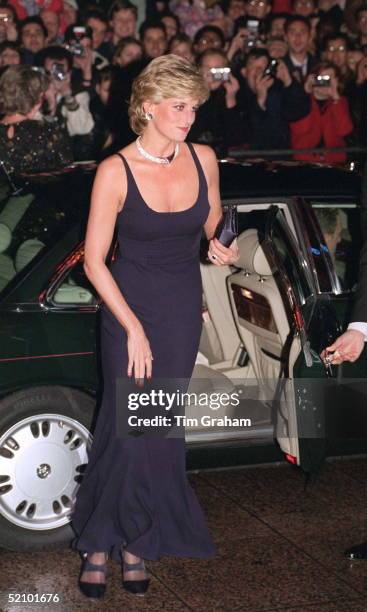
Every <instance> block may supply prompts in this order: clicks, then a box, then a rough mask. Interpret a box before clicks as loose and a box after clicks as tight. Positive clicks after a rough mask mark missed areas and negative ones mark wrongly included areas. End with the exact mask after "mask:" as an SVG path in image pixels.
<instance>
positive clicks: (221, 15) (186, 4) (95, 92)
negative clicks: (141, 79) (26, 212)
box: [0, 0, 367, 170]
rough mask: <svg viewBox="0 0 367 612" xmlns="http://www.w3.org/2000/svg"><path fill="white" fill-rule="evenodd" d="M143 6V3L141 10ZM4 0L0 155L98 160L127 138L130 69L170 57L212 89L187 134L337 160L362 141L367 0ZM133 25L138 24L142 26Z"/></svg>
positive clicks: (17, 163) (231, 146) (366, 110)
mask: <svg viewBox="0 0 367 612" xmlns="http://www.w3.org/2000/svg"><path fill="white" fill-rule="evenodd" d="M140 9H141V7H140ZM144 9H145V15H144V20H143V21H141V20H140V21H139V19H138V17H139V15H138V7H137V6H136V5H135V4H133V3H131V2H130V0H113V1H112V3H107V2H104V3H103V4H102V3H101V2H100V1H99V0H95V2H92V1H91V2H88V1H86V0H80V3H79V4H78V3H77V0H8V2H6V3H4V2H2V3H0V117H1V119H0V159H1V160H3V161H4V160H8V163H9V166H11V167H13V168H15V167H16V168H17V169H21V170H24V169H29V168H30V167H36V166H37V167H38V168H43V167H49V166H50V165H52V164H55V165H57V164H60V162H61V161H64V162H66V163H67V162H69V161H70V160H72V159H74V160H88V159H96V160H98V161H99V160H101V159H103V158H105V157H107V156H108V155H110V154H111V153H114V152H115V151H117V150H119V149H121V148H122V147H123V146H125V145H126V144H128V143H129V142H131V141H132V140H133V139H134V138H135V135H134V134H133V132H132V131H131V128H130V126H129V121H128V101H129V97H130V91H131V85H132V82H133V80H134V78H135V77H136V76H137V75H138V74H139V73H140V72H141V70H142V69H143V68H144V67H145V66H146V65H147V64H148V63H149V62H150V61H151V60H152V59H153V58H156V57H158V56H161V55H163V54H166V53H174V54H176V55H179V56H181V57H184V58H186V59H187V60H189V61H190V62H193V63H196V64H197V66H198V67H199V69H200V70H201V72H202V74H203V77H204V79H205V80H206V82H207V84H208V87H209V89H210V96H209V98H208V100H207V101H206V102H205V103H204V104H203V105H202V106H201V107H200V108H199V109H198V111H197V117H196V121H195V123H194V125H193V126H192V129H191V131H190V133H189V134H188V138H187V139H188V140H189V141H192V142H199V143H205V144H208V145H210V146H212V147H213V148H214V149H215V151H216V153H217V155H218V157H224V156H227V155H230V154H231V151H232V152H234V151H238V150H240V151H241V150H251V151H256V152H257V153H260V154H261V151H263V150H279V149H281V150H292V151H293V153H292V154H291V155H290V154H289V152H288V153H287V154H285V156H286V155H288V157H292V158H295V159H300V160H313V161H323V160H325V161H326V162H329V163H339V162H340V163H342V162H344V161H345V160H346V153H345V152H344V151H340V150H337V151H330V152H322V151H310V150H309V149H315V148H316V149H317V148H339V149H342V148H345V147H347V146H362V147H364V146H366V145H367V129H366V127H367V4H364V3H363V0H219V1H218V0H147V2H146V4H145V6H144ZM138 24H139V25H138Z"/></svg>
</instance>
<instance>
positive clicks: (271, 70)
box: [263, 59, 278, 79]
mask: <svg viewBox="0 0 367 612" xmlns="http://www.w3.org/2000/svg"><path fill="white" fill-rule="evenodd" d="M277 68H278V60H276V59H271V60H270V62H269V64H268V65H267V67H266V68H265V70H264V73H263V76H264V77H265V76H270V77H272V78H273V79H275V77H276V75H277Z"/></svg>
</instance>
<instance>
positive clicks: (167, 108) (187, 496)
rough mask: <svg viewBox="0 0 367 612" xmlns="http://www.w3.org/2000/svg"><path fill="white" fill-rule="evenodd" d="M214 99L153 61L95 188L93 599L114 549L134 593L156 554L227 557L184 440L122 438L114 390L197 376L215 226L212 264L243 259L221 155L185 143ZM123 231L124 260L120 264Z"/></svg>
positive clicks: (86, 507) (173, 60)
mask: <svg viewBox="0 0 367 612" xmlns="http://www.w3.org/2000/svg"><path fill="white" fill-rule="evenodd" d="M207 96H208V91H207V88H206V85H205V83H204V81H203V79H202V77H201V76H200V74H199V72H198V71H197V69H196V68H195V67H194V66H193V65H192V64H191V63H189V62H187V61H186V60H183V59H181V58H179V57H177V56H175V55H167V56H163V57H159V58H157V59H155V60H153V61H152V62H151V63H150V64H149V65H148V66H147V67H146V68H145V70H144V71H143V72H142V73H141V75H139V76H138V78H137V79H136V80H135V82H134V84H133V90H132V96H131V100H130V108H129V116H130V123H131V126H132V128H133V130H134V131H135V132H136V133H137V134H139V138H138V139H137V141H135V142H133V143H132V144H130V145H128V146H127V147H125V148H124V149H122V151H121V152H120V153H118V154H116V155H112V156H111V157H109V158H107V159H106V160H104V161H103V162H102V163H101V164H100V165H99V167H98V171H97V174H96V178H95V182H94V186H93V192H92V201H91V210H90V215H89V221H88V228H87V235H86V243H85V271H86V274H87V276H88V278H89V279H90V281H91V282H92V283H93V285H94V286H95V287H96V289H97V291H98V292H99V294H100V296H101V298H102V301H103V305H102V309H101V310H102V320H101V351H102V368H103V378H104V392H103V401H102V405H101V408H100V412H99V415H98V419H97V424H96V428H95V432H94V440H93V444H92V448H91V452H90V457H89V462H88V465H87V468H86V471H85V475H84V478H83V482H82V484H81V486H80V488H79V490H78V493H77V497H76V504H75V507H74V508H73V512H72V526H73V528H74V530H75V532H76V534H77V539H76V541H75V547H76V548H77V549H78V550H79V551H80V552H81V553H82V555H83V557H84V561H83V565H82V569H81V574H80V577H79V587H80V588H81V590H82V592H83V593H84V594H85V595H87V596H89V597H101V596H102V595H103V593H104V592H105V583H106V561H107V558H108V557H110V558H112V559H114V560H116V561H122V562H123V582H122V585H123V587H124V588H125V589H126V590H128V591H130V592H132V593H135V594H140V595H141V594H143V593H144V592H145V591H146V590H147V588H148V584H149V579H148V578H147V573H146V570H145V566H144V558H146V559H160V558H161V557H162V556H164V555H175V556H184V557H201V558H205V557H211V556H213V555H215V553H216V548H215V545H214V543H213V541H212V538H211V536H210V534H209V532H208V529H207V526H206V523H205V518H204V515H203V512H202V509H201V507H200V505H199V502H198V499H197V497H196V495H195V493H194V491H193V489H192V488H191V486H190V484H189V482H188V480H187V476H186V469H185V441H184V439H183V438H163V437H162V438H158V437H147V436H141V437H132V438H129V437H125V438H124V437H121V436H118V435H117V432H116V398H115V385H116V379H117V378H121V377H124V376H125V377H131V381H132V382H133V381H134V378H135V382H136V384H138V385H139V383H141V382H142V380H143V379H144V378H145V377H146V378H148V379H149V378H151V377H153V379H154V378H155V377H156V378H160V377H161V378H163V377H164V378H167V379H169V378H175V377H176V378H186V379H187V378H190V376H191V374H192V371H193V368H194V363H195V358H196V355H197V351H198V347H199V340H200V333H201V316H202V314H201V313H202V286H201V276H200V265H199V245H200V239H201V235H202V230H203V228H204V231H205V234H206V236H207V238H208V240H209V241H210V242H209V251H208V254H209V258H210V259H211V261H212V263H213V264H214V265H224V264H228V263H233V262H234V261H236V259H237V257H238V248H237V244H236V241H235V242H234V243H233V244H232V245H231V246H230V247H228V248H226V247H223V246H222V245H221V244H220V243H219V242H218V241H217V240H216V239H213V238H212V236H213V234H214V231H215V228H216V226H217V224H218V221H219V220H220V218H221V215H222V212H221V203H220V196H219V178H218V165H217V161H216V158H215V155H214V153H213V152H212V150H211V149H210V148H209V147H206V146H201V145H195V146H194V145H192V144H190V143H185V142H184V141H185V137H186V135H187V133H188V131H189V129H190V127H191V125H192V123H193V121H194V119H195V111H196V109H197V108H198V106H199V105H200V104H201V103H203V101H205V99H206V98H207ZM116 225H117V230H118V244H119V249H118V255H117V257H116V258H115V260H114V261H113V263H112V265H111V266H110V268H108V267H107V266H106V264H105V260H106V256H107V253H108V251H109V248H110V245H111V241H112V237H113V233H114V228H115V226H116ZM120 409H121V407H120ZM152 409H153V408H152Z"/></svg>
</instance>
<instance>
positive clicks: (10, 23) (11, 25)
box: [0, 4, 18, 42]
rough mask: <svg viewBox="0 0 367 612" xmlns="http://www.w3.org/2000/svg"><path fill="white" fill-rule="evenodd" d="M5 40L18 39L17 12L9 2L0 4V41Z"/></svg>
mask: <svg viewBox="0 0 367 612" xmlns="http://www.w3.org/2000/svg"><path fill="white" fill-rule="evenodd" d="M5 40H8V41H13V42H15V41H16V40H18V31H17V14H16V12H15V9H14V8H13V7H12V6H11V5H9V4H5V5H3V6H0V42H4V41H5Z"/></svg>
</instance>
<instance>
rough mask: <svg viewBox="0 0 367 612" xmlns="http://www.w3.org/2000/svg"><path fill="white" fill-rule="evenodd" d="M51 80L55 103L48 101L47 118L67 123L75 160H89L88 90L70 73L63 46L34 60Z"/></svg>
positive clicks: (90, 120) (90, 121) (90, 119)
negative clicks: (81, 86) (56, 118)
mask: <svg viewBox="0 0 367 612" xmlns="http://www.w3.org/2000/svg"><path fill="white" fill-rule="evenodd" d="M37 61H38V65H40V66H42V67H43V68H44V69H45V71H46V73H47V74H48V75H49V76H50V78H51V84H52V86H53V89H54V91H55V102H53V100H52V98H51V97H50V98H49V99H48V101H49V118H53V117H58V118H59V119H60V120H62V119H63V120H64V121H65V123H66V127H67V131H68V133H69V135H70V136H71V138H72V144H73V152H74V157H75V159H86V158H88V157H89V154H90V153H89V151H90V146H91V143H92V130H93V126H94V121H93V117H92V114H91V112H90V110H89V102H90V95H89V91H87V90H83V89H81V88H80V86H79V85H78V80H79V79H78V78H75V76H76V77H78V74H77V73H76V75H75V72H74V71H73V56H72V55H71V53H70V52H69V51H68V50H67V49H64V48H63V47H58V46H54V47H46V49H44V50H43V51H42V52H41V53H40V54H39V56H38V58H37Z"/></svg>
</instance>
